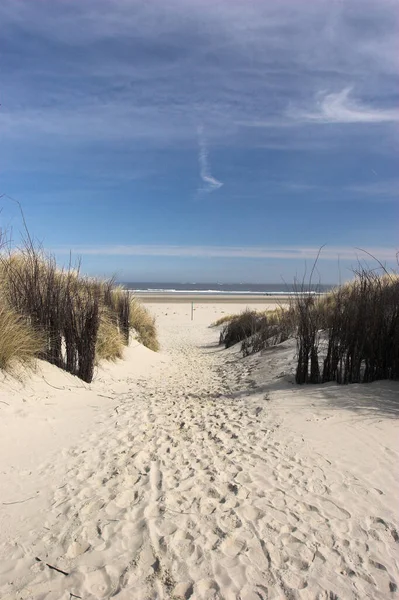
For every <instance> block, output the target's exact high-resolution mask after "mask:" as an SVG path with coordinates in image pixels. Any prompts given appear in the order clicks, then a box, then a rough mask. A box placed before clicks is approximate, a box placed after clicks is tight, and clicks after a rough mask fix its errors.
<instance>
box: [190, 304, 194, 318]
mask: <svg viewBox="0 0 399 600" xmlns="http://www.w3.org/2000/svg"><path fill="white" fill-rule="evenodd" d="M193 319H194V302H191V320H193Z"/></svg>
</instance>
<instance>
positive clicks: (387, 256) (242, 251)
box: [53, 245, 397, 261]
mask: <svg viewBox="0 0 399 600" xmlns="http://www.w3.org/2000/svg"><path fill="white" fill-rule="evenodd" d="M365 250H367V251H368V252H369V253H370V254H372V255H373V256H375V257H376V258H378V259H379V260H388V261H389V260H394V259H395V254H396V252H397V250H396V249H395V248H393V247H392V248H384V247H376V248H365ZM53 251H54V252H55V253H56V254H69V252H71V251H72V252H73V253H74V254H78V255H82V256H86V255H91V256H93V255H94V256H168V257H173V256H174V257H180V258H249V259H265V258H271V259H273V258H275V259H290V260H293V259H296V260H306V259H315V258H316V257H317V254H318V252H319V248H318V247H316V246H313V247H311V246H308V247H306V246H285V247H283V246H270V247H264V246H174V245H162V246H161V245H159V246H158V245H108V246H105V245H104V246H84V245H82V246H72V247H69V246H62V247H54V248H53ZM357 256H360V257H361V252H360V251H359V250H357V249H355V248H351V247H349V246H326V247H325V248H323V250H322V253H321V255H320V260H336V259H337V258H338V257H339V258H340V259H341V260H356V257H357Z"/></svg>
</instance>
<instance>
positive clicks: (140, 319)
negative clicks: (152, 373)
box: [0, 239, 158, 382]
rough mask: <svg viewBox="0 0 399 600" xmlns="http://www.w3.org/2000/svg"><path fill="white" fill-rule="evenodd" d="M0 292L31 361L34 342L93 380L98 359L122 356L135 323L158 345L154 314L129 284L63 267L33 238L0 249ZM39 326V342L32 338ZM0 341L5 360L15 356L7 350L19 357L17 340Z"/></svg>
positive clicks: (41, 352)
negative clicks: (19, 246) (138, 301)
mask: <svg viewBox="0 0 399 600" xmlns="http://www.w3.org/2000/svg"><path fill="white" fill-rule="evenodd" d="M0 298H1V306H2V310H3V321H4V329H5V331H9V330H10V327H11V323H12V317H11V316H9V318H8V321H7V319H6V316H7V315H8V313H9V314H10V315H16V320H15V324H14V327H15V328H16V330H17V329H18V328H19V329H18V332H19V338H18V336H16V340H17V339H19V340H21V339H22V334H24V335H25V337H26V340H27V344H26V348H27V349H26V350H24V345H23V344H22V343H20V346H19V347H20V354H21V361H22V362H24V361H25V362H27V361H28V356H29V352H30V351H29V348H30V347H32V352H33V355H34V356H38V357H39V358H41V359H44V360H46V361H48V362H50V363H52V364H54V365H56V366H58V367H60V368H62V369H64V370H66V371H68V372H70V373H72V374H74V375H77V376H78V377H80V378H81V379H83V380H84V381H86V382H91V381H92V379H93V376H94V367H95V365H96V364H98V363H99V362H100V361H101V360H116V359H117V358H121V357H122V356H123V347H124V346H126V345H127V344H128V343H129V338H130V332H131V328H132V327H134V333H135V335H137V336H138V339H139V341H140V343H143V344H145V345H146V346H148V347H149V348H151V349H152V350H157V349H158V343H157V338H156V327H155V321H154V319H153V318H152V317H151V316H150V315H149V313H148V311H146V309H144V308H143V307H141V306H140V307H139V305H138V304H136V303H135V302H132V298H131V295H130V293H129V292H128V291H127V290H124V289H123V288H122V287H120V286H116V285H115V284H114V282H113V280H105V281H104V280H100V279H96V278H89V277H85V276H83V275H82V274H81V273H80V269H79V265H78V266H77V268H72V267H69V268H67V269H59V268H58V267H57V264H56V261H55V259H54V257H53V256H51V255H48V254H46V253H45V252H44V251H43V250H42V249H41V248H40V247H36V246H34V245H33V243H32V242H31V241H30V239H29V240H28V242H27V243H26V244H25V246H23V247H22V249H19V250H17V251H11V250H10V249H6V250H4V248H3V251H2V252H0ZM37 332H38V333H39V334H40V335H39V337H40V340H41V344H40V347H37V345H35V344H34V343H33V342H34V340H37V339H38V337H37V336H38V333H37ZM0 333H1V331H0ZM28 334H29V335H28ZM29 336H30V338H29ZM28 338H29V339H31V342H30V345H29V344H28ZM6 339H7V340H8V338H6V337H4V340H6ZM7 344H9V342H8V341H7ZM1 345H3V346H4V350H0V352H3V355H4V358H3V359H2V363H1V365H7V364H8V365H11V362H15V360H14V359H13V361H11V360H7V355H8V354H10V356H13V357H16V355H17V342H16V346H15V348H14V349H13V350H11V346H10V350H8V349H7V347H6V345H5V342H3V338H2V337H0V346H1ZM1 365H0V368H2V367H1ZM4 368H5V367H4Z"/></svg>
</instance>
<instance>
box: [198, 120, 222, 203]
mask: <svg viewBox="0 0 399 600" xmlns="http://www.w3.org/2000/svg"><path fill="white" fill-rule="evenodd" d="M198 145H199V151H198V162H199V168H200V176H201V179H202V181H203V182H204V184H205V185H203V186H202V187H200V188H199V189H198V192H199V193H209V192H213V191H215V190H218V189H219V188H220V187H222V185H223V183H222V182H221V181H218V180H217V179H215V177H213V175H212V174H211V168H210V163H209V152H208V148H207V144H206V140H205V135H204V128H203V126H202V125H201V126H199V127H198Z"/></svg>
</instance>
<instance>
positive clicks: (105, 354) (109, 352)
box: [96, 310, 126, 364]
mask: <svg viewBox="0 0 399 600" xmlns="http://www.w3.org/2000/svg"><path fill="white" fill-rule="evenodd" d="M125 346H126V340H125V337H124V335H123V334H122V333H121V332H120V330H119V328H118V326H117V325H116V323H115V320H114V319H113V318H112V316H111V315H110V313H109V312H108V311H107V310H103V311H102V314H101V316H100V325H99V328H98V333H97V341H96V364H99V363H100V361H102V360H110V361H115V360H117V359H118V358H123V349H124V347H125Z"/></svg>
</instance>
